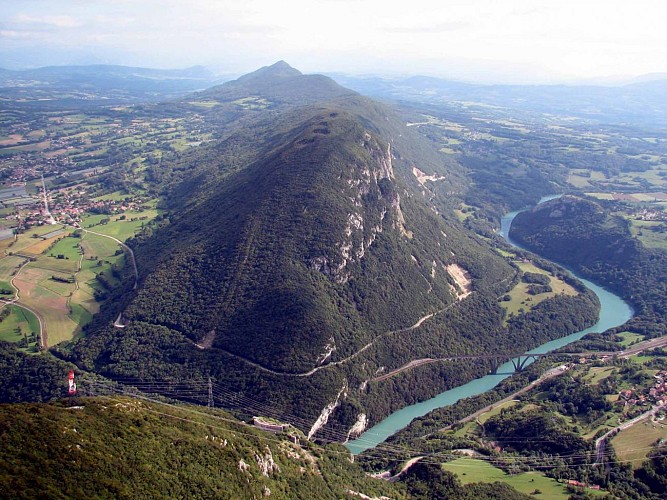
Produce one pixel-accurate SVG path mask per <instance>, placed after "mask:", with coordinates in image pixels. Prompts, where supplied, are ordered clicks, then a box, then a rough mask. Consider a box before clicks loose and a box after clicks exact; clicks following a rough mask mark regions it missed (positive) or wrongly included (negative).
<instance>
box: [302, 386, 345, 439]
mask: <svg viewBox="0 0 667 500" xmlns="http://www.w3.org/2000/svg"><path fill="white" fill-rule="evenodd" d="M345 391H347V385H344V386H343V388H342V389H341V390H340V391H339V392H338V395H337V396H336V400H335V401H332V402H331V403H329V404H328V405H326V406H325V407H324V408H323V409H322V413H320V416H319V417H317V420H315V423H314V424H313V426H312V427H311V428H310V431H308V439H309V440H310V439H311V438H312V437H313V436H314V435H315V433H316V432H317V431H319V430H320V429H321V428H322V427H324V426H325V425H327V422H328V421H329V417H330V416H331V414H332V413H333V411H334V410H335V409H336V408H337V407H338V405H339V404H340V397H341V395H342V394H343V393H344V392H345Z"/></svg>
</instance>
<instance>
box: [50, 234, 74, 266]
mask: <svg viewBox="0 0 667 500" xmlns="http://www.w3.org/2000/svg"><path fill="white" fill-rule="evenodd" d="M79 243H81V238H74V237H72V236H68V237H66V238H63V239H61V240H60V241H58V242H57V243H56V244H55V245H53V247H52V248H51V249H50V250H49V251H48V255H49V256H53V257H58V256H59V255H62V256H64V257H65V259H69V260H75V261H76V260H79V257H80V255H81V254H80V251H79ZM60 260H62V259H60Z"/></svg>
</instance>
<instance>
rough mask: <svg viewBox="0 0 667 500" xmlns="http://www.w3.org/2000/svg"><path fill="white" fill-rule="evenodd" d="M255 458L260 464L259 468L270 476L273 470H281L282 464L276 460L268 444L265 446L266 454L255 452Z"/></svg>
mask: <svg viewBox="0 0 667 500" xmlns="http://www.w3.org/2000/svg"><path fill="white" fill-rule="evenodd" d="M255 460H256V461H257V465H258V466H259V470H260V471H262V474H263V475H265V476H266V477H269V475H270V474H272V473H273V472H280V466H279V465H278V464H277V463H276V462H274V460H273V454H272V453H271V448H269V447H268V446H267V447H266V448H264V455H259V454H257V453H256V454H255Z"/></svg>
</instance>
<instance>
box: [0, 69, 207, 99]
mask: <svg viewBox="0 0 667 500" xmlns="http://www.w3.org/2000/svg"><path fill="white" fill-rule="evenodd" d="M219 82H220V79H218V78H216V77H215V76H214V75H213V74H212V73H210V72H209V71H208V70H206V69H205V68H203V67H201V66H195V67H192V68H187V69H179V70H161V69H150V68H131V67H126V66H109V65H90V66H51V67H45V68H38V69H30V70H22V71H13V70H7V69H0V99H3V100H4V101H10V102H13V101H27V102H30V101H35V100H39V101H41V102H42V103H45V102H46V101H53V104H54V105H58V104H60V105H62V104H72V102H77V101H78V102H82V101H83V102H85V101H88V102H89V104H105V103H106V104H114V103H119V102H121V103H122V102H145V101H157V100H165V99H169V98H174V97H178V96H181V95H183V94H185V93H187V92H192V91H195V90H201V89H205V88H208V87H210V86H211V85H214V84H215V83H219Z"/></svg>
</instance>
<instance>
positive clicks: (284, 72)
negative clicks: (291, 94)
mask: <svg viewBox="0 0 667 500" xmlns="http://www.w3.org/2000/svg"><path fill="white" fill-rule="evenodd" d="M302 74H303V73H301V71H299V70H298V69H295V68H293V67H292V66H290V65H289V64H287V63H286V62H285V61H278V62H277V63H274V64H272V65H271V66H263V67H262V68H259V69H258V70H256V71H253V72H252V73H248V74H247V75H243V76H242V77H240V78H239V79H238V80H237V81H239V82H245V83H248V82H251V81H253V80H257V79H278V78H292V77H295V76H301V75H302Z"/></svg>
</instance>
